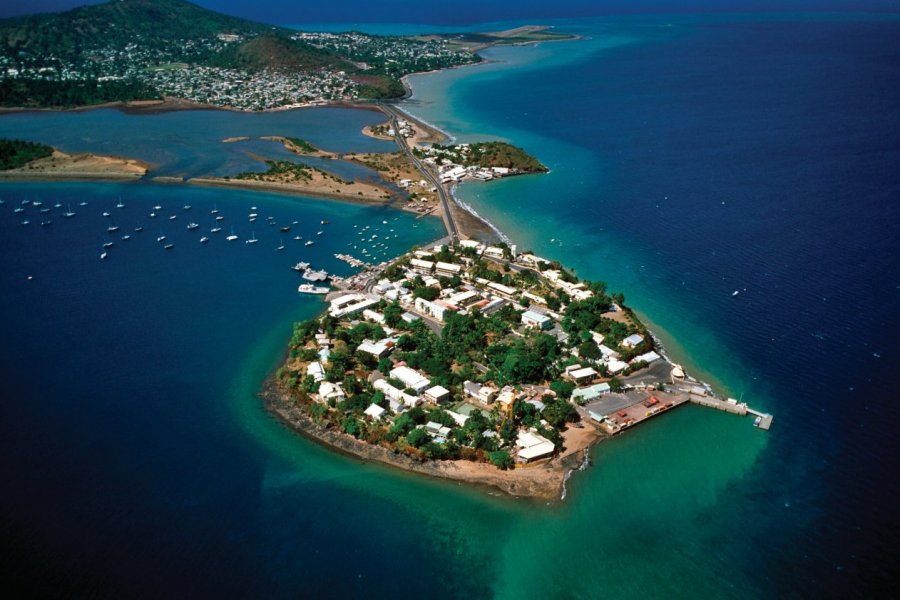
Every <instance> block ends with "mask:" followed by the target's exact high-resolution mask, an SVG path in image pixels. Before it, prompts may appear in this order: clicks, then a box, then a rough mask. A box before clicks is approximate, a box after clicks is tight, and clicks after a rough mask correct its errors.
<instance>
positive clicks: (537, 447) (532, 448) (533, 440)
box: [516, 430, 556, 462]
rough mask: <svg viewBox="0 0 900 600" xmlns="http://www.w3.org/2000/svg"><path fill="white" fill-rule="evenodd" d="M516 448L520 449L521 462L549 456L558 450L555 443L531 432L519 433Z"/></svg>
mask: <svg viewBox="0 0 900 600" xmlns="http://www.w3.org/2000/svg"><path fill="white" fill-rule="evenodd" d="M516 446H517V447H518V448H519V460H521V461H523V462H531V461H532V460H537V459H539V458H543V457H545V456H549V455H551V454H553V451H554V450H555V449H556V447H555V446H554V445H553V442H551V441H550V440H548V439H547V438H545V437H544V436H542V435H538V434H537V433H536V432H534V431H531V430H529V431H520V432H519V435H518V436H517V437H516Z"/></svg>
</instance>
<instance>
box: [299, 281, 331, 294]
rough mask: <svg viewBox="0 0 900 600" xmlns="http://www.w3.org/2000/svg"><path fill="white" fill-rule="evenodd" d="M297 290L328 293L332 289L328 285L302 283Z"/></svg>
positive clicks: (303, 292)
mask: <svg viewBox="0 0 900 600" xmlns="http://www.w3.org/2000/svg"><path fill="white" fill-rule="evenodd" d="M297 291H298V292H300V293H301V294H320V295H321V294H327V293H328V292H330V291H331V290H330V289H328V288H327V287H322V286H316V285H313V284H311V283H301V284H300V285H298V286H297Z"/></svg>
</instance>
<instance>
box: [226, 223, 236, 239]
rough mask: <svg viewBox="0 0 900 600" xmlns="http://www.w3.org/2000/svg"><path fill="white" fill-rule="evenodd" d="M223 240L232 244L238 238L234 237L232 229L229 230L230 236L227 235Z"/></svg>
mask: <svg viewBox="0 0 900 600" xmlns="http://www.w3.org/2000/svg"><path fill="white" fill-rule="evenodd" d="M225 239H226V240H228V241H229V242H233V241H235V240H236V239H238V236H236V235H234V227H232V228H231V235H229V236H228V237H226V238H225Z"/></svg>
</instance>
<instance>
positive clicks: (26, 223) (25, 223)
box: [22, 219, 31, 225]
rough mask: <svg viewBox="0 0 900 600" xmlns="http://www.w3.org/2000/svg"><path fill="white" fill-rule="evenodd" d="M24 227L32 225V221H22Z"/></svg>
mask: <svg viewBox="0 0 900 600" xmlns="http://www.w3.org/2000/svg"><path fill="white" fill-rule="evenodd" d="M22 225H31V221H29V220H28V219H25V220H24V221H22Z"/></svg>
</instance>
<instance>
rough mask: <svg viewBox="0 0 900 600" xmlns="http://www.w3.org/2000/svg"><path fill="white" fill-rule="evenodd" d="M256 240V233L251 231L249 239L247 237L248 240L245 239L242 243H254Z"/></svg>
mask: <svg viewBox="0 0 900 600" xmlns="http://www.w3.org/2000/svg"><path fill="white" fill-rule="evenodd" d="M258 241H259V240H258V239H256V233H255V232H254V233H252V234H251V235H250V239H249V240H246V241H245V242H244V243H245V244H255V243H256V242H258Z"/></svg>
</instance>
